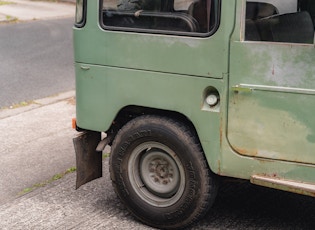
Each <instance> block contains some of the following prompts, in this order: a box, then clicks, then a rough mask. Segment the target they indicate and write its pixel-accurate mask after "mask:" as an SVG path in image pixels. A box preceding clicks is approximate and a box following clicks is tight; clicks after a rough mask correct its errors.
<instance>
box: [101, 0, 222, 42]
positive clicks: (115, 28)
mask: <svg viewBox="0 0 315 230" xmlns="http://www.w3.org/2000/svg"><path fill="white" fill-rule="evenodd" d="M104 1H106V0H99V24H100V26H101V28H103V29H104V30H106V31H119V32H130V33H145V34H160V35H173V36H174V35H175V36H185V37H200V38H205V37H210V36H212V35H213V34H215V33H216V31H217V30H218V29H219V27H220V22H221V5H222V0H215V1H217V6H214V7H216V9H215V15H214V20H215V22H214V26H213V28H212V29H211V31H209V32H207V33H199V32H182V31H169V30H158V29H146V28H132V27H119V26H108V25H105V23H104V9H103V2H104Z"/></svg>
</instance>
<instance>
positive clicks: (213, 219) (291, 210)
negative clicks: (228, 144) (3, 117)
mask: <svg viewBox="0 0 315 230" xmlns="http://www.w3.org/2000/svg"><path fill="white" fill-rule="evenodd" d="M103 170H104V176H103V177H102V178H100V179H97V180H94V181H92V182H90V183H88V184H86V185H83V186H82V187H80V188H79V189H78V190H75V189H74V184H75V174H74V173H73V174H69V175H67V176H66V177H64V178H63V179H61V180H59V181H56V182H54V183H53V184H50V185H48V186H47V187H44V188H40V189H38V190H36V191H34V192H32V193H29V194H27V195H25V196H23V197H20V198H18V199H16V200H14V201H13V202H10V203H7V204H4V205H2V206H0V219H1V222H0V229H32V230H36V229H40V230H41V229H139V230H146V229H152V228H150V227H148V226H145V225H143V224H141V223H140V222H138V221H137V220H135V219H134V218H133V217H132V216H131V215H130V214H129V212H128V211H127V210H126V208H125V207H124V205H123V204H121V203H120V201H119V200H118V198H117V197H116V195H115V193H114V190H113V187H112V185H111V182H110V179H109V175H108V159H105V160H104V164H103ZM314 228H315V200H314V199H313V198H311V197H304V196H300V195H295V194H291V193H286V192H281V191H275V190H271V189H267V188H262V187H258V186H254V185H250V184H248V183H245V182H244V183H242V182H233V183H231V182H225V183H224V184H223V186H222V188H221V189H220V191H219V195H218V197H217V200H216V202H215V203H214V206H213V207H212V209H211V210H210V211H209V213H208V214H207V215H206V217H205V218H204V219H202V220H201V221H200V222H199V223H197V224H196V225H194V226H192V227H191V228H190V229H196V230H197V229H198V230H200V229H277V230H279V229H280V230H288V229H314Z"/></svg>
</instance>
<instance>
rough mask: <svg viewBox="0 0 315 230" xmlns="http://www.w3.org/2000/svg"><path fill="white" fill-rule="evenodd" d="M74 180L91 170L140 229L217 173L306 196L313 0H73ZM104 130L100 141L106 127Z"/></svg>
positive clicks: (200, 202)
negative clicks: (106, 176) (107, 181)
mask: <svg viewBox="0 0 315 230" xmlns="http://www.w3.org/2000/svg"><path fill="white" fill-rule="evenodd" d="M76 12H77V13H76V23H75V26H74V53H75V71H76V99H77V112H76V113H77V114H76V120H74V127H75V128H76V129H77V130H78V131H80V132H81V133H80V135H79V136H78V137H77V138H75V139H74V145H75V150H76V154H77V156H76V159H77V187H79V186H81V185H82V184H84V183H87V182H89V181H91V180H93V179H96V178H98V177H101V176H102V154H101V152H102V150H103V149H104V147H105V146H107V145H110V146H111V154H110V161H109V162H110V176H111V180H112V182H113V187H114V189H115V191H116V193H117V195H118V196H119V198H120V199H121V200H122V201H123V203H124V204H125V205H126V207H127V208H128V209H129V210H130V212H131V213H132V214H133V215H134V216H135V217H137V218H138V219H139V220H140V221H142V222H143V223H145V224H148V225H150V226H153V227H158V228H163V229H177V228H183V227H186V226H189V225H190V224H192V223H194V222H195V221H197V220H198V219H200V218H201V217H202V216H203V215H204V214H205V213H206V212H207V211H208V209H209V208H210V207H211V205H212V204H213V202H214V200H215V197H216V194H217V191H218V186H219V181H220V179H222V178H226V177H230V178H238V179H245V180H248V181H250V182H251V183H253V184H256V185H261V186H266V187H270V188H275V189H280V190H285V191H289V192H295V193H299V194H304V195H309V196H315V65H314V63H315V47H314V25H315V23H314V22H315V1H311V0H256V1H250V0H247V1H246V0H163V1H160V0H156V1H153V0H150V1H147V0H89V1H87V0H77V11H76ZM105 134H106V135H105Z"/></svg>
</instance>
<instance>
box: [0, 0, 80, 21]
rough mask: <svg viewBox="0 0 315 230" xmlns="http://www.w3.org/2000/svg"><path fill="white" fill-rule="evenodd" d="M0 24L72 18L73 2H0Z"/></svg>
mask: <svg viewBox="0 0 315 230" xmlns="http://www.w3.org/2000/svg"><path fill="white" fill-rule="evenodd" d="M1 2H4V4H0V23H6V22H10V21H30V20H39V19H53V18H62V17H74V14H75V4H74V3H75V0H63V1H60V2H51V1H31V0H6V1H0V3H1Z"/></svg>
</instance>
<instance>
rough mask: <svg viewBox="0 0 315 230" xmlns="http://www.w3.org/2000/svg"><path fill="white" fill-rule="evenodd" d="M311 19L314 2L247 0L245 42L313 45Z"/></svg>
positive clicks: (312, 18) (314, 14)
mask: <svg viewBox="0 0 315 230" xmlns="http://www.w3.org/2000/svg"><path fill="white" fill-rule="evenodd" d="M280 2H281V3H280ZM314 17H315V1H314V0H299V1H298V0H287V1H279V0H265V1H249V0H247V1H246V19H245V40H247V41H266V42H284V43H305V44H313V43H314V23H313V22H314Z"/></svg>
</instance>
